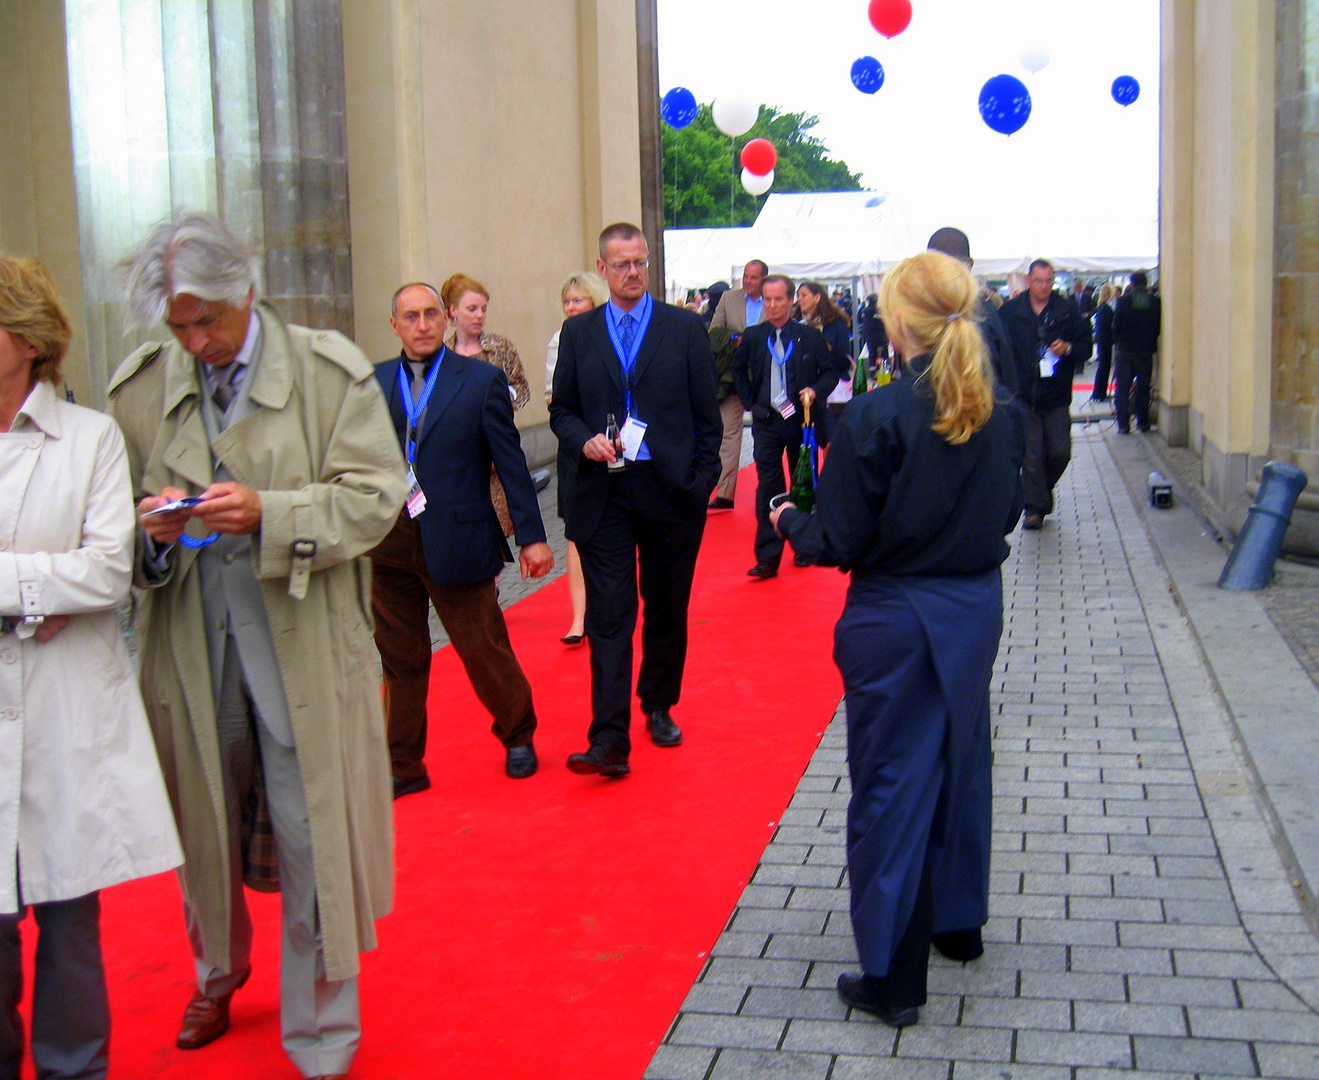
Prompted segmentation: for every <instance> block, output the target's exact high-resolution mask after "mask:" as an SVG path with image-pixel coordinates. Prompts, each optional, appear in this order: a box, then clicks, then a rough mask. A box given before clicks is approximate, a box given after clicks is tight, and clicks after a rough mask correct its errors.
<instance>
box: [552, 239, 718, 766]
mask: <svg viewBox="0 0 1319 1080" xmlns="http://www.w3.org/2000/svg"><path fill="white" fill-rule="evenodd" d="M649 265H650V262H649V248H648V246H647V244H646V238H645V236H644V235H642V233H641V230H640V229H638V228H637V227H636V226H635V225H628V224H617V225H610V226H609V227H608V228H607V229H605V230H604V232H602V233H601V234H600V258H599V259H598V260H597V261H596V268H597V269H598V270H599V271H600V273H601V274H602V275H603V276H604V279H605V281H606V283H607V284H608V285H609V303H607V304H605V305H603V306H601V307H598V308H595V309H593V310H591V311H588V312H585V313H583V314H581V315H576V316H574V317H573V318H571V319H569V320H568V321H567V322H565V323H564V324H563V330H562V332H561V333H560V335H559V362H558V365H557V366H556V368H555V370H554V393H553V397H552V399H551V401H550V426H551V427H552V428H553V429H554V434H555V435H556V436H558V439H559V446H560V449H561V453H560V455H559V486H560V493H561V499H562V506H563V508H564V524H565V526H566V528H565V531H566V533H567V536H568V539H569V540H572V541H574V542H575V543H576V544H577V550H578V552H579V553H580V555H581V558H582V571H583V574H584V576H585V578H586V637H587V640H588V641H589V642H590V647H591V727H590V731H589V733H588V736H589V739H590V748H589V749H588V750H587V751H586V752H585V753H581V754H573V755H572V756H571V757H569V758H568V768H570V769H571V770H572V771H573V772H577V773H588V774H589V773H595V774H599V775H601V776H611V777H616V776H625V775H626V774H627V773H628V772H630V771H631V768H630V765H629V764H628V756H629V754H630V753H631V748H632V744H631V739H630V736H629V732H628V728H629V719H630V716H631V681H632V633H633V630H634V629H635V627H636V622H637V592H638V566H639V567H640V595H641V599H642V600H644V601H645V611H646V614H645V623H644V626H643V627H642V631H641V648H642V656H641V669H640V671H639V673H638V675H637V696H638V697H640V699H641V708H642V711H643V712H644V713H645V714H646V728H647V730H648V731H649V732H650V737H651V741H652V742H654V743H655V745H657V746H677V745H679V744H680V743H681V742H682V732H681V731H680V730H679V729H678V727H677V725H676V724H674V722H673V718H672V716H671V715H670V714H669V710H670V709H671V708H672V707H673V706H674V705H676V704H677V703H678V696H679V692H680V691H681V689H682V672H683V666H684V664H685V663H686V659H687V602H688V599H689V598H690V596H691V587H692V575H693V573H694V572H695V569H696V554H697V552H698V550H699V549H700V546H701V535H702V533H703V532H704V530H705V515H706V501H707V500H708V499H709V498H710V492H711V491H712V490H713V489H714V485H715V481H716V480H717V479H718V478H719V442H720V439H721V437H722V430H723V428H722V424H721V422H720V419H719V405H718V401H717V399H716V396H715V374H714V360H713V358H712V357H711V355H710V342H709V339H708V337H707V336H706V331H705V326H704V324H703V323H702V322H701V320H700V317H699V316H697V315H696V314H694V313H693V312H690V311H685V310H684V309H682V308H677V307H673V306H671V305H669V304H664V303H660V302H658V301H656V300H654V299H652V298H651V296H650V295H649V294H648V293H647V292H646V289H647V286H648V285H649V282H650V275H649V271H648V267H649ZM611 418H612V419H614V420H616V422H617V424H618V425H619V427H620V428H621V432H620V437H619V438H617V439H614V438H611V437H610V435H612V431H610V432H609V434H606V432H607V429H609V422H610V420H611Z"/></svg>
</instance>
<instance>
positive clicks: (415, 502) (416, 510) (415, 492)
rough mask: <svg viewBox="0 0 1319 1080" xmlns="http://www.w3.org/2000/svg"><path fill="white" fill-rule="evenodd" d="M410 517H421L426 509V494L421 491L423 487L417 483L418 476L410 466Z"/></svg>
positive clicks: (408, 504) (408, 503)
mask: <svg viewBox="0 0 1319 1080" xmlns="http://www.w3.org/2000/svg"><path fill="white" fill-rule="evenodd" d="M407 506H408V517H412V518H415V517H420V516H421V512H422V511H423V510H425V509H426V493H425V492H424V491H422V490H421V485H420V484H419V483H417V474H416V473H415V472H413V471H412V467H411V466H408V502H407Z"/></svg>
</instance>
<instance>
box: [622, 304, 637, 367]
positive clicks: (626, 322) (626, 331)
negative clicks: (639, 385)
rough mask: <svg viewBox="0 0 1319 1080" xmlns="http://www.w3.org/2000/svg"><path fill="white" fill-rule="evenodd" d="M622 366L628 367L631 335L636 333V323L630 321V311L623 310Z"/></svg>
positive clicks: (629, 365) (630, 354) (630, 356)
mask: <svg viewBox="0 0 1319 1080" xmlns="http://www.w3.org/2000/svg"><path fill="white" fill-rule="evenodd" d="M622 331H623V366H624V367H627V368H629V369H630V367H631V364H630V361H631V359H632V335H633V334H635V333H636V323H634V322H633V321H632V313H631V312H628V311H625V312H623V325H622Z"/></svg>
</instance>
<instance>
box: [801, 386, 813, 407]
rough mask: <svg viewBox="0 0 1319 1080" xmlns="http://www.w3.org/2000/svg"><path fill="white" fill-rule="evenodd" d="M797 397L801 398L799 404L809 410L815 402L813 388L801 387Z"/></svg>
mask: <svg viewBox="0 0 1319 1080" xmlns="http://www.w3.org/2000/svg"><path fill="white" fill-rule="evenodd" d="M797 396H798V397H799V398H801V403H802V404H803V405H804V406H806V408H808V409H809V408H810V407H811V405H812V404H814V402H815V387H813V386H803V387H802V388H801V393H800V394H798V395H797Z"/></svg>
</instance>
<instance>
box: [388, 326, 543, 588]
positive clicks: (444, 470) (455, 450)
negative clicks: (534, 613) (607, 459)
mask: <svg viewBox="0 0 1319 1080" xmlns="http://www.w3.org/2000/svg"><path fill="white" fill-rule="evenodd" d="M402 364H403V358H402V357H401V356H400V357H397V358H395V359H393V360H386V361H385V362H384V363H383V364H377V365H376V378H377V379H379V380H380V386H381V389H383V390H384V392H385V400H386V401H387V402H388V403H389V415H390V416H391V417H392V418H393V421H394V430H395V431H396V432H397V434H398V439H399V445H400V446H403V440H404V438H405V437H406V434H405V433H406V431H407V413H406V412H405V411H404V408H403V397H402V390H401V389H400V387H399V382H398V369H399V367H400V365H402ZM404 374H405V375H407V376H408V377H409V379H410V378H411V372H409V371H405V372H404ZM406 451H407V447H406V446H404V452H405V453H406ZM492 463H493V464H494V467H495V471H496V472H497V473H498V474H499V479H500V481H501V482H502V483H503V485H504V492H505V493H506V494H507V496H508V512H509V514H510V516H511V517H512V518H513V535H514V537H515V538H516V540H517V542H518V544H519V545H526V544H535V543H541V542H543V541H544V540H545V526H544V524H543V523H542V522H541V519H540V506H539V504H538V503H537V502H536V488H535V485H534V484H533V483H532V481H531V474H530V473H529V472H528V471H527V459H526V457H525V456H524V455H523V453H522V441H521V438H520V437H519V435H518V429H517V426H516V425H515V424H514V423H513V403H512V400H511V399H510V397H509V393H508V380H507V379H506V378H505V377H504V373H503V372H502V371H500V370H499V368H497V367H495V366H494V365H493V364H487V363H485V361H483V360H473V359H471V358H469V357H466V356H459V355H458V354H457V353H454V352H452V351H451V350H449V349H445V350H444V352H443V354H442V357H441V360H440V374H439V375H438V376H437V377H436V380H435V390H434V391H433V392H432V394H431V399H430V403H429V405H427V407H426V415H425V416H424V417H422V424H421V431H420V432H419V433H418V436H417V463H416V466H415V468H416V473H417V482H418V483H419V484H421V489H422V491H424V492H425V493H426V509H425V511H423V513H422V515H421V517H419V518H418V519H417V525H418V527H419V528H420V529H421V543H422V548H423V549H424V550H425V552H426V569H427V571H428V572H429V573H430V576H431V580H432V581H434V582H435V584H437V585H472V584H475V583H476V582H478V581H489V580H490V579H491V578H492V577H494V576H495V575H496V574H498V573H499V571H500V570H502V569H503V567H504V563H506V562H511V561H512V558H513V556H512V553H511V552H510V551H509V548H508V542H507V541H506V540H505V539H504V530H503V529H502V528H501V527H500V524H499V518H498V517H497V516H496V514H495V508H494V504H493V503H491V501H490V466H491V464H492ZM405 512H406V511H405Z"/></svg>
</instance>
